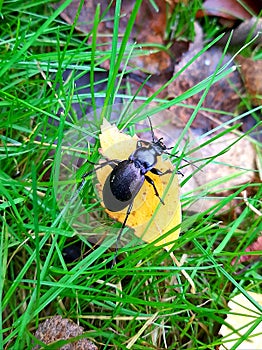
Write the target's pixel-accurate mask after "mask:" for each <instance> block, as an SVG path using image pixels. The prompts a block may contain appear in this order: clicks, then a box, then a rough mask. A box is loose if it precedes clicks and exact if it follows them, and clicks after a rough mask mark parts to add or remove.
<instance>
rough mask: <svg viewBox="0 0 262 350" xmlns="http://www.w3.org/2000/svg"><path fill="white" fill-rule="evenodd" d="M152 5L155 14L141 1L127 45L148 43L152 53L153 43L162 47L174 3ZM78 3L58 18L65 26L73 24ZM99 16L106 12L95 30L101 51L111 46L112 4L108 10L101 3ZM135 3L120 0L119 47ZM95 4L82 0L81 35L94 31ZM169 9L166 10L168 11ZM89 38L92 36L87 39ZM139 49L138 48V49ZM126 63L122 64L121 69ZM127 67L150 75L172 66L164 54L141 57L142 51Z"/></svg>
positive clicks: (74, 1) (147, 2)
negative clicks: (155, 6) (132, 67)
mask: <svg viewBox="0 0 262 350" xmlns="http://www.w3.org/2000/svg"><path fill="white" fill-rule="evenodd" d="M155 3H156V5H157V7H158V11H156V10H155V9H154V8H153V6H152V5H151V4H150V2H149V1H143V2H142V4H141V6H140V9H139V12H138V15H137V18H136V21H135V24H134V27H133V29H132V33H131V35H130V38H129V44H130V46H133V44H134V42H137V43H141V44H144V43H149V44H152V46H151V50H154V47H155V46H154V44H157V45H159V44H160V45H164V44H165V39H164V36H165V28H166V21H167V18H166V17H167V13H168V12H167V11H169V12H170V13H171V12H172V9H173V6H174V5H173V4H171V5H170V4H169V5H168V6H167V4H168V2H165V1H162V0H155ZM79 4H80V1H79V0H73V1H72V2H71V3H70V5H69V6H68V7H67V8H66V9H65V10H64V11H63V12H62V13H61V17H62V18H63V19H64V20H65V21H66V22H68V23H71V24H72V23H73V22H74V20H75V17H76V15H77V12H78V8H79ZM99 4H100V8H101V11H100V15H101V14H103V13H105V12H106V15H104V16H103V21H101V22H100V23H99V25H98V29H97V38H96V43H97V45H100V44H102V45H101V46H100V47H99V49H100V50H108V49H110V48H111V45H112V40H111V38H112V35H113V28H114V25H113V22H114V17H115V4H114V2H113V3H112V6H110V8H109V9H108V10H107V7H108V4H109V3H108V1H106V0H104V1H100V2H99ZM134 4H135V1H134V0H132V1H128V0H124V1H122V6H121V13H120V20H119V29H118V31H119V34H118V36H119V44H121V41H122V37H123V35H124V33H125V30H126V27H127V23H128V20H129V17H130V14H131V12H132V10H133V8H134ZM59 5H61V2H59V3H57V4H54V5H53V6H54V7H55V8H57V7H58V6H59ZM97 5H98V3H97V1H91V0H85V1H84V5H83V7H82V9H81V12H80V15H79V18H78V22H77V29H78V30H80V31H81V32H84V33H91V32H92V30H93V21H94V15H95V11H96V7H97ZM167 9H168V10H167ZM90 39H91V37H90ZM137 50H138V48H137ZM124 64H125V62H123V66H124ZM129 64H130V65H131V66H132V65H134V66H136V67H139V68H140V69H141V70H144V71H146V72H148V73H150V74H159V73H161V72H162V71H165V70H167V69H168V68H169V67H170V65H171V58H170V56H169V54H168V53H167V52H166V51H158V52H156V53H152V54H150V55H147V56H145V55H143V50H142V49H141V56H139V57H138V56H136V57H135V58H134V59H131V60H130V61H129ZM102 66H103V67H104V68H106V69H109V66H110V62H109V61H107V62H104V63H103V64H102Z"/></svg>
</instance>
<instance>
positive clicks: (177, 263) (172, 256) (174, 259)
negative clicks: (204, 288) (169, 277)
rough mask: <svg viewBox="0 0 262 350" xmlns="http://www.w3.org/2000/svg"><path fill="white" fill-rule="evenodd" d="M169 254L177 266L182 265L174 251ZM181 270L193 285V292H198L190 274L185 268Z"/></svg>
mask: <svg viewBox="0 0 262 350" xmlns="http://www.w3.org/2000/svg"><path fill="white" fill-rule="evenodd" d="M169 255H170V257H171V259H172V260H173V262H174V263H175V264H176V266H177V267H181V266H182V264H181V263H180V262H179V261H178V260H177V258H176V257H175V256H174V254H173V252H170V253H169ZM181 272H182V274H183V275H184V277H185V278H186V279H187V281H188V282H189V284H190V285H191V289H190V291H191V293H192V294H196V287H195V283H194V282H193V280H192V278H191V277H190V276H189V274H188V273H187V272H186V271H185V270H181Z"/></svg>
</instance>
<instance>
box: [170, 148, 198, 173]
mask: <svg viewBox="0 0 262 350" xmlns="http://www.w3.org/2000/svg"><path fill="white" fill-rule="evenodd" d="M171 148H172V147H170V148H169V149H171ZM165 154H168V155H169V156H172V157H175V158H180V157H179V156H176V155H175V154H172V153H169V152H165ZM182 160H183V161H184V162H186V163H187V164H190V165H192V166H193V167H195V168H196V169H198V170H200V171H203V170H202V169H200V168H199V167H198V166H197V165H196V164H194V163H192V162H190V161H189V160H187V159H185V158H182Z"/></svg>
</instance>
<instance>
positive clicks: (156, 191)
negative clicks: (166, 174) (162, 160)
mask: <svg viewBox="0 0 262 350" xmlns="http://www.w3.org/2000/svg"><path fill="white" fill-rule="evenodd" d="M162 175H163V174H162ZM145 179H146V181H147V182H148V183H149V184H150V185H152V186H153V189H154V191H155V195H156V196H157V197H158V198H159V200H160V202H161V203H162V204H163V205H165V203H164V202H163V201H162V199H161V197H160V196H159V193H158V190H157V188H156V185H155V183H154V181H153V180H152V179H151V178H150V177H149V176H147V175H145Z"/></svg>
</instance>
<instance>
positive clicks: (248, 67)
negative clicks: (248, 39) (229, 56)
mask: <svg viewBox="0 0 262 350" xmlns="http://www.w3.org/2000/svg"><path fill="white" fill-rule="evenodd" d="M237 62H238V63H239V64H240V71H241V75H242V77H243V80H244V82H245V86H246V90H247V92H248V94H249V95H250V96H251V99H252V102H253V104H254V105H256V106H260V105H261V103H262V60H257V61H254V60H253V59H252V58H245V57H243V56H240V55H239V56H238V57H237Z"/></svg>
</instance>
